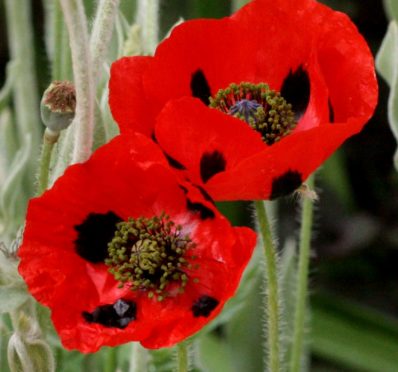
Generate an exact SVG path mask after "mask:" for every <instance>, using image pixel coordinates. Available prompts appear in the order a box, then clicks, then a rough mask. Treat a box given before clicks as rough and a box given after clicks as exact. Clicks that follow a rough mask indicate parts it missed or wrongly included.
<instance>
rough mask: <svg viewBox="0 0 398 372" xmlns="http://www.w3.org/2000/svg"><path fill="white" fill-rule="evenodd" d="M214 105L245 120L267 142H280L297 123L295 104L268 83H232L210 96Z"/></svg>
mask: <svg viewBox="0 0 398 372" xmlns="http://www.w3.org/2000/svg"><path fill="white" fill-rule="evenodd" d="M210 107H212V108H215V109H218V110H220V111H222V112H224V113H226V114H228V115H232V116H234V117H236V118H238V119H241V120H243V121H245V122H246V123H248V124H249V125H250V127H252V128H253V129H254V130H255V131H257V132H259V133H260V134H261V137H262V139H263V141H264V142H265V143H266V144H267V145H272V144H273V143H275V142H277V141H279V140H280V139H281V138H282V137H284V136H286V135H288V134H289V133H290V132H291V131H292V130H293V129H294V128H295V126H296V125H297V122H296V121H295V118H294V112H293V110H292V105H291V104H289V103H287V102H286V100H285V99H284V98H283V97H282V96H281V95H280V93H279V92H276V91H274V90H271V89H269V87H268V85H267V84H264V83H260V84H251V83H247V82H242V83H240V84H230V85H229V87H228V88H226V89H220V90H219V91H218V92H217V94H216V95H215V97H214V98H213V97H211V98H210Z"/></svg>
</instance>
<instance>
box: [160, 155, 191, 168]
mask: <svg viewBox="0 0 398 372" xmlns="http://www.w3.org/2000/svg"><path fill="white" fill-rule="evenodd" d="M163 154H164V156H165V157H166V159H167V161H168V163H169V165H170V167H172V168H174V169H177V170H186V168H185V166H184V165H182V164H181V163H180V162H178V161H177V160H175V159H174V158H172V157H171V156H170V155H168V154H166V153H165V152H164V151H163Z"/></svg>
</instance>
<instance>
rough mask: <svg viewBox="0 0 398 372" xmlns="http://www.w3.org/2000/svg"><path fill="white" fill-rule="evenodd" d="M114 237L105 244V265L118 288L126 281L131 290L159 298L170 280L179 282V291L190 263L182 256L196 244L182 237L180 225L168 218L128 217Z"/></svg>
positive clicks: (188, 238)
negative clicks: (118, 284)
mask: <svg viewBox="0 0 398 372" xmlns="http://www.w3.org/2000/svg"><path fill="white" fill-rule="evenodd" d="M116 226H117V230H116V232H115V236H114V238H113V239H112V241H111V242H110V243H109V244H108V256H109V258H107V259H106V260H105V264H106V265H108V266H109V272H110V273H112V274H113V275H114V277H115V279H116V280H117V281H119V282H120V287H123V286H124V285H125V284H128V285H130V286H131V289H132V290H134V291H135V290H144V291H148V297H150V298H152V297H153V296H154V295H155V294H156V295H157V299H158V300H159V301H162V300H163V299H164V297H165V296H166V295H167V293H166V291H165V290H166V287H167V285H168V284H169V283H170V282H174V283H178V284H179V286H180V288H179V290H180V291H181V292H183V291H184V287H185V286H186V284H187V282H188V276H187V274H186V273H185V272H184V271H183V269H184V268H190V267H191V265H190V263H189V262H188V261H187V259H186V258H185V257H186V256H187V251H188V250H190V249H192V248H194V247H195V244H194V243H193V242H192V240H191V239H190V237H189V236H182V235H181V229H182V227H181V226H179V225H175V223H174V222H173V221H171V220H170V217H169V216H168V215H166V214H164V213H163V214H161V216H160V217H158V216H155V217H152V218H146V217H139V218H137V219H134V218H129V220H128V221H123V222H120V223H118V224H117V225H116Z"/></svg>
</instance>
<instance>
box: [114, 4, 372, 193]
mask: <svg viewBox="0 0 398 372" xmlns="http://www.w3.org/2000/svg"><path fill="white" fill-rule="evenodd" d="M232 83H233V84H235V85H236V86H235V87H234V86H232V87H231V84H232ZM109 87H110V106H111V109H112V113H113V116H114V118H115V120H116V121H117V122H118V124H119V126H120V129H121V132H122V133H128V132H130V131H139V132H141V133H144V134H146V135H148V136H155V138H156V141H157V142H158V144H159V145H160V146H161V147H162V149H163V151H164V152H165V153H166V154H167V155H168V156H169V159H170V161H171V163H170V164H171V165H173V166H174V167H176V168H179V169H180V170H183V171H187V172H188V174H189V177H190V178H191V179H192V180H193V181H194V182H195V183H201V184H202V185H205V187H206V190H207V191H208V192H209V193H210V195H211V196H212V197H213V198H215V199H216V200H233V199H267V198H275V197H278V196H281V195H285V194H288V193H290V192H292V191H293V190H294V189H296V188H297V187H298V186H299V185H300V184H301V183H302V181H304V180H305V179H306V178H307V177H308V175H309V174H310V173H311V172H313V171H314V170H315V169H316V168H317V167H318V166H319V165H320V164H321V163H322V162H323V161H325V159H326V158H327V157H328V156H329V155H330V154H331V153H332V152H333V151H334V150H336V149H337V147H338V146H340V145H341V144H342V143H343V142H344V140H345V139H346V138H348V137H349V136H351V135H353V134H355V133H357V132H358V131H360V130H361V129H362V127H363V125H364V124H365V123H366V121H367V120H368V119H369V117H370V116H371V115H372V113H373V110H374V107H375V105H376V101H377V83H376V79H375V72H374V62H373V58H372V55H371V53H370V51H369V48H368V46H367V45H366V42H365V41H364V39H363V38H362V36H361V35H360V34H359V33H358V31H357V29H356V27H355V26H354V25H353V23H352V22H351V21H350V20H349V18H348V17H347V16H346V15H344V14H342V13H340V12H336V11H333V10H331V9H330V8H328V7H326V6H324V5H322V4H319V3H317V2H316V1H314V0H298V1H291V0H253V1H252V2H251V3H249V4H248V5H247V6H245V7H243V8H242V9H241V10H240V11H238V12H237V13H235V14H234V15H232V16H231V17H229V18H224V19H221V20H209V19H207V20H193V21H189V22H185V23H183V24H182V25H180V26H178V27H176V28H175V29H174V31H173V32H172V34H171V36H170V37H169V38H168V39H166V40H165V41H163V42H162V43H161V44H160V45H159V47H158V48H157V50H156V53H155V56H154V57H127V58H122V59H121V60H119V61H117V62H115V63H114V64H113V66H112V70H111V80H110V85H109ZM272 90H274V91H276V92H280V95H281V96H282V97H283V98H284V99H285V100H286V101H284V100H282V99H281V98H280V97H279V96H278V94H276V93H275V92H273V91H272ZM209 105H210V106H212V107H209ZM248 123H249V124H250V125H248ZM253 129H254V130H253Z"/></svg>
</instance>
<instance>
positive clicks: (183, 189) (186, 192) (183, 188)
mask: <svg viewBox="0 0 398 372" xmlns="http://www.w3.org/2000/svg"><path fill="white" fill-rule="evenodd" d="M178 187H179V188H180V189H181V190H182V192H183V193H184V194H185V195H186V194H188V189H187V188H186V187H185V186H182V185H178Z"/></svg>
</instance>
